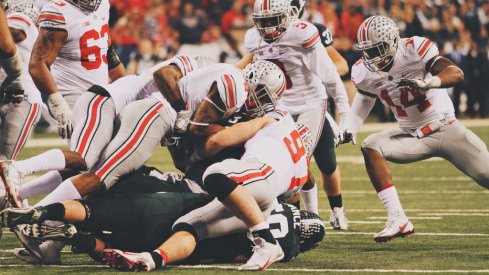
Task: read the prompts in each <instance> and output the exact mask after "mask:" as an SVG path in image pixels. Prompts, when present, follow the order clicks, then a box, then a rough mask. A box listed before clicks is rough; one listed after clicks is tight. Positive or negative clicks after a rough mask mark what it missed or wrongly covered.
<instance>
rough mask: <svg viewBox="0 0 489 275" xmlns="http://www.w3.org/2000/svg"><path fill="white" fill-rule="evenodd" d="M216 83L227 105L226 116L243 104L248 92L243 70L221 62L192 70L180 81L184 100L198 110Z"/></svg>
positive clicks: (192, 108)
mask: <svg viewBox="0 0 489 275" xmlns="http://www.w3.org/2000/svg"><path fill="white" fill-rule="evenodd" d="M214 83H216V85H217V89H218V91H219V95H220V96H221V99H222V101H223V102H224V104H225V105H226V110H225V111H226V113H225V117H228V116H230V115H231V114H232V113H234V112H235V111H236V110H237V109H239V108H240V107H241V106H243V104H244V102H245V100H246V98H247V95H248V92H247V88H246V81H245V80H244V77H243V74H242V72H241V70H240V69H238V68H236V67H235V66H233V65H230V64H224V63H220V64H215V65H212V66H209V67H207V68H203V69H199V70H195V71H192V72H191V73H189V74H188V75H187V76H185V77H184V78H182V79H180V81H179V82H178V86H179V88H180V92H181V93H182V98H183V101H185V103H186V104H187V109H188V110H189V111H190V112H195V111H196V110H197V107H198V106H199V104H200V103H201V102H202V100H204V98H206V97H207V95H208V94H209V91H210V90H211V87H212V86H213V85H214Z"/></svg>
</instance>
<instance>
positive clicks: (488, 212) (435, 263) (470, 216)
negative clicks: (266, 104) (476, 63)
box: [0, 127, 489, 274]
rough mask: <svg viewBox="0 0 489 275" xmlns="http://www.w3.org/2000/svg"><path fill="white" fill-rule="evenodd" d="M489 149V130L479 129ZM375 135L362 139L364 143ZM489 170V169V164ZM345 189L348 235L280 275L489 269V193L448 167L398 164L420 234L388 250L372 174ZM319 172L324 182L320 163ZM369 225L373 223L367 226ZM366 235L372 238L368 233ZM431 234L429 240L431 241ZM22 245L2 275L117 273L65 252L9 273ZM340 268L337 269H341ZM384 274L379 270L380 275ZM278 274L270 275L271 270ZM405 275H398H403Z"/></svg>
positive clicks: (5, 260) (164, 166) (159, 158)
mask: <svg viewBox="0 0 489 275" xmlns="http://www.w3.org/2000/svg"><path fill="white" fill-rule="evenodd" d="M472 130H474V132H475V133H476V134H478V135H479V136H481V137H482V138H483V140H484V141H485V142H486V144H489V129H488V128H487V127H486V128H484V127H479V128H473V129H472ZM366 136H367V135H366V134H361V135H359V137H358V142H359V143H360V142H361V140H363V139H364V138H365V137H366ZM45 149H46V148H39V149H36V150H34V149H27V150H24V152H22V155H21V157H20V158H25V157H28V156H30V155H32V154H35V153H38V152H41V151H44V150H45ZM338 155H339V156H361V154H360V151H359V147H358V145H357V146H352V145H347V146H343V147H341V148H340V149H339V150H338ZM149 164H150V165H154V166H157V167H158V168H160V169H161V170H174V168H173V167H172V165H171V163H170V161H169V157H168V154H167V153H166V151H165V150H164V149H158V152H157V153H156V155H155V157H153V158H152V159H151V161H150V162H149ZM488 166H489V164H488ZM340 167H341V174H342V178H343V182H342V189H343V198H344V206H345V208H346V210H347V217H348V218H349V220H350V221H351V223H350V230H349V231H348V232H347V233H351V234H342V232H338V231H333V230H329V229H328V230H327V235H326V237H325V239H324V241H323V243H322V244H321V245H320V246H319V247H318V248H317V249H316V250H313V251H310V252H308V253H305V254H301V255H299V257H298V258H296V259H295V260H294V261H293V262H291V263H280V264H276V265H273V266H272V268H275V269H287V270H282V271H271V272H272V273H276V272H277V273H282V274H283V273H285V272H287V273H295V274H298V273H299V272H300V273H304V272H305V271H299V270H297V271H295V272H292V271H290V270H289V269H328V270H333V273H337V272H339V271H341V270H345V269H348V270H349V269H373V270H372V271H371V272H369V273H377V272H378V270H380V269H386V270H439V271H447V270H468V271H470V270H473V271H475V270H489V229H488V226H487V225H488V224H489V203H488V198H489V192H488V191H487V190H485V189H483V188H482V187H480V186H478V185H477V184H475V183H474V182H472V181H471V180H470V179H469V178H467V177H466V176H464V175H463V174H462V173H461V172H459V171H458V170H456V169H455V168H454V167H453V166H452V165H451V164H450V163H448V162H446V161H424V162H419V163H414V164H408V165H391V167H392V170H393V175H394V183H395V184H396V187H397V189H398V192H399V196H400V198H401V201H402V203H403V206H404V208H405V209H406V212H407V214H408V216H409V217H410V218H411V219H412V222H413V224H414V225H415V228H416V232H417V233H418V234H417V235H416V234H415V235H414V236H413V237H411V238H406V239H396V240H393V241H392V242H389V243H387V244H381V245H380V244H376V243H375V242H374V241H373V240H372V236H373V233H374V232H377V231H379V230H380V229H382V227H383V224H382V223H383V222H384V221H385V215H386V213H385V211H384V210H383V206H382V204H381V203H380V202H379V201H378V199H377V196H376V194H375V192H374V191H373V189H372V187H371V184H370V182H369V181H368V177H367V174H366V172H365V168H364V167H363V165H361V164H352V163H340ZM313 172H314V174H315V175H316V178H319V174H318V170H317V168H316V167H315V166H314V165H313ZM319 198H320V208H321V215H322V217H323V218H325V219H327V218H328V217H329V209H328V208H329V206H328V203H327V200H326V196H325V195H324V193H323V192H322V191H320V197H319ZM359 221H361V222H368V223H366V224H360V223H358V222H359ZM363 233H366V234H363ZM429 233H441V234H443V233H462V234H484V235H485V236H443V235H432V234H431V235H430V234H429ZM424 234H428V235H424ZM17 246H18V242H17V241H16V239H15V238H14V236H13V235H12V234H11V233H6V234H4V236H3V239H2V240H1V241H0V250H1V251H0V273H8V274H17V273H19V274H20V273H35V274H58V273H59V274H61V273H63V274H65V273H67V272H69V273H83V274H85V273H109V272H110V273H113V271H112V270H110V269H108V268H105V267H85V266H84V267H80V265H92V264H96V265H98V263H94V262H92V261H91V260H90V259H89V258H88V257H86V256H81V255H71V254H70V253H68V252H66V253H63V262H64V264H66V265H70V266H68V267H62V268H60V267H7V266H6V265H24V263H23V262H21V261H19V260H17V259H15V258H13V256H12V253H10V252H6V251H5V250H9V249H13V248H15V247H17ZM335 270H336V271H335ZM376 270H377V272H376ZM168 271H171V272H172V273H176V274H183V273H184V274H202V273H203V272H204V273H211V272H212V273H216V274H227V273H230V272H232V271H231V270H219V269H198V270H188V269H180V268H166V269H162V270H159V271H158V272H168ZM269 273H270V272H269ZM396 273H397V272H396Z"/></svg>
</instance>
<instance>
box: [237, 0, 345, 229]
mask: <svg viewBox="0 0 489 275" xmlns="http://www.w3.org/2000/svg"><path fill="white" fill-rule="evenodd" d="M290 13H291V9H290V0H257V1H255V5H254V11H253V18H254V21H255V26H256V27H255V28H253V29H250V30H248V32H247V33H246V36H245V41H244V44H245V47H246V48H247V50H248V52H249V53H250V54H248V55H247V56H246V57H245V58H244V59H243V60H242V61H241V62H240V64H239V66H243V65H244V64H246V63H247V62H250V61H251V60H252V59H253V58H254V59H258V60H269V61H272V62H274V63H276V64H278V65H279V67H280V68H281V69H282V70H283V71H284V74H285V76H286V79H287V91H286V92H285V94H284V96H283V97H282V99H281V104H283V105H284V107H285V108H286V110H287V111H288V112H289V113H290V114H291V115H292V116H293V118H294V120H295V121H296V122H297V123H300V124H302V125H304V126H306V127H307V128H309V129H310V130H311V132H312V136H313V139H314V148H315V151H314V157H315V159H316V163H317V165H318V167H319V169H320V171H321V173H322V174H324V178H325V179H327V180H326V181H325V182H327V183H331V182H335V183H338V184H339V182H338V180H332V179H337V178H338V171H337V166H336V156H335V151H334V150H335V148H334V141H333V139H334V136H335V135H334V131H333V130H334V129H336V128H337V126H336V123H335V122H334V120H333V119H332V118H331V117H330V116H329V114H328V113H327V96H328V95H327V93H328V94H330V95H331V96H332V97H333V98H334V101H335V103H336V105H337V106H338V108H339V111H340V112H339V113H340V124H342V123H343V121H344V117H345V115H346V113H347V111H348V110H349V108H350V106H349V103H348V97H347V94H346V90H345V87H344V86H343V83H342V81H341V79H340V76H339V75H338V72H337V71H336V69H335V65H334V64H333V62H332V61H331V58H330V56H329V55H328V54H327V52H326V51H325V50H324V47H323V46H322V44H321V43H320V40H321V37H320V35H319V33H318V31H317V28H316V27H315V26H314V25H312V24H311V23H309V22H305V21H300V20H290V18H291V17H290ZM325 87H326V89H325ZM326 92H327V93H326ZM328 117H329V119H328ZM326 120H328V122H329V123H328V122H326ZM316 148H317V150H316ZM335 172H336V174H335ZM311 181H313V180H311ZM312 186H313V187H312V188H311V189H310V190H307V191H306V190H303V192H302V193H301V197H302V198H303V199H304V202H305V205H306V210H310V211H313V212H316V213H317V212H318V199H317V187H316V186H315V184H312ZM328 189H329V188H326V190H328ZM338 189H339V187H338V188H334V190H333V191H334V194H332V197H330V201H331V202H332V203H331V206H332V213H331V218H332V219H331V220H332V224H333V226H334V228H335V229H347V226H348V225H347V220H346V218H345V215H344V209H343V207H342V197H341V192H340V190H338Z"/></svg>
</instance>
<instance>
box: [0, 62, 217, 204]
mask: <svg viewBox="0 0 489 275" xmlns="http://www.w3.org/2000/svg"><path fill="white" fill-rule="evenodd" d="M208 63H209V62H207V59H205V58H201V57H196V58H193V57H187V56H176V57H174V58H173V59H170V60H168V61H165V62H162V63H160V64H158V65H156V66H154V67H153V68H152V69H151V70H148V71H147V72H145V73H143V74H141V75H139V76H134V75H131V76H126V77H123V78H121V79H118V80H117V81H115V82H114V83H112V84H108V85H104V86H102V87H100V86H92V87H91V88H90V89H89V90H88V91H87V92H85V93H83V94H82V95H81V96H80V99H79V100H78V101H77V103H76V105H75V107H74V111H75V113H76V114H78V115H77V117H76V119H75V120H74V122H73V126H74V131H73V135H72V139H71V141H70V150H60V149H53V150H49V151H47V152H45V153H42V154H40V155H38V156H35V157H32V158H30V159H27V160H22V161H18V162H2V163H1V164H0V165H1V166H2V167H1V168H2V169H3V171H5V173H8V174H9V177H6V183H5V184H7V185H11V184H12V185H13V186H9V190H10V198H11V200H12V205H13V206H16V207H19V206H20V203H21V201H22V200H24V199H28V198H30V197H33V196H37V195H43V194H46V193H50V192H51V191H53V190H54V189H55V188H57V187H58V186H59V185H60V184H61V183H62V182H63V180H66V179H68V178H70V177H71V176H73V175H76V174H78V173H79V172H80V171H87V170H90V169H92V168H94V166H95V164H96V163H97V162H98V161H99V160H100V159H101V158H102V153H103V152H104V150H105V148H107V145H108V144H109V143H110V142H111V140H112V137H113V135H114V132H117V131H118V129H117V126H116V125H120V120H121V118H122V117H123V114H122V112H123V110H124V109H125V108H126V106H128V105H129V104H130V103H132V102H135V101H137V100H142V99H145V98H148V97H153V98H156V99H160V98H161V97H162V93H164V89H165V88H164V87H160V88H159V86H158V87H157V83H158V84H159V83H162V82H164V83H167V84H166V85H167V86H174V85H178V84H177V82H178V81H179V80H180V79H182V78H183V77H184V76H186V75H187V74H189V73H190V72H191V71H193V70H195V69H198V68H204V67H206V66H208V65H210V64H208ZM164 72H166V74H163V73H164ZM167 72H172V74H171V77H168V73H167ZM193 100H195V101H196V102H195V103H194V105H196V104H198V103H199V102H201V101H202V99H201V98H198V97H195V98H194V99H193ZM167 105H168V104H167ZM203 105H204V104H203ZM206 109H207V108H202V109H201V112H203V111H206ZM124 113H128V111H127V110H126V111H124ZM129 113H130V115H128V116H127V117H129V118H132V117H134V118H135V119H136V118H138V117H140V116H141V114H143V113H144V111H143V110H140V113H134V112H132V111H131V112H129ZM42 171H50V172H48V173H47V174H45V175H43V176H41V177H40V178H37V179H35V180H33V181H32V182H29V183H28V184H22V185H20V187H19V186H17V185H18V184H14V183H16V182H20V181H19V179H18V177H19V176H20V177H22V178H23V177H25V176H28V175H30V174H33V173H37V172H42ZM75 188H77V189H81V187H80V186H77V185H75ZM64 199H69V198H64Z"/></svg>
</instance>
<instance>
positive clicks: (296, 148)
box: [284, 130, 306, 163]
mask: <svg viewBox="0 0 489 275" xmlns="http://www.w3.org/2000/svg"><path fill="white" fill-rule="evenodd" d="M284 143H285V145H286V146H287V149H288V150H289V153H290V157H291V158H292V161H293V162H294V163H298V162H299V161H300V160H301V158H302V157H304V156H305V155H306V149H305V148H304V144H302V140H301V136H300V134H299V132H297V131H296V130H294V131H292V132H291V133H290V136H289V137H284Z"/></svg>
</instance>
